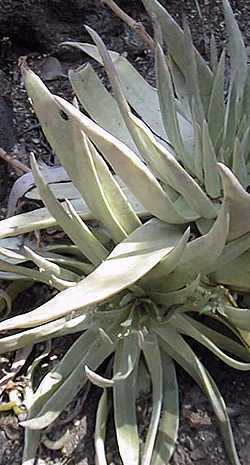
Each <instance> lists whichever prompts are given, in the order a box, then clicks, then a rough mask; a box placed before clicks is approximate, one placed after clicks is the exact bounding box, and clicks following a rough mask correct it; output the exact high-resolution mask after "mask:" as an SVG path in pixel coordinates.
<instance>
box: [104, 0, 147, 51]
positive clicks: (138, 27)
mask: <svg viewBox="0 0 250 465" xmlns="http://www.w3.org/2000/svg"><path fill="white" fill-rule="evenodd" d="M101 3H103V4H105V5H107V6H108V7H109V8H110V9H111V10H112V11H113V13H114V14H115V15H116V16H118V17H119V18H120V19H121V20H122V21H124V22H125V23H126V24H128V26H129V27H131V29H134V31H135V32H137V33H138V35H140V36H141V38H142V39H143V40H144V42H146V44H147V46H148V47H149V48H155V42H154V40H153V39H152V37H151V36H150V35H149V34H148V33H147V31H146V29H145V27H144V26H143V24H142V23H141V22H137V21H135V20H134V19H133V18H131V16H129V15H128V14H127V13H125V11H123V10H122V9H121V8H120V7H119V6H118V5H117V4H116V3H115V2H114V0H101Z"/></svg>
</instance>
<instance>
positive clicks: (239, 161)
mask: <svg viewBox="0 0 250 465" xmlns="http://www.w3.org/2000/svg"><path fill="white" fill-rule="evenodd" d="M233 173H234V174H235V176H236V178H237V179H238V180H239V181H240V183H241V185H242V187H243V188H244V189H246V188H247V185H248V179H247V177H248V176H247V167H246V161H245V157H244V153H243V151H242V146H241V143H240V141H239V139H238V137H236V138H235V142H234V151H233Z"/></svg>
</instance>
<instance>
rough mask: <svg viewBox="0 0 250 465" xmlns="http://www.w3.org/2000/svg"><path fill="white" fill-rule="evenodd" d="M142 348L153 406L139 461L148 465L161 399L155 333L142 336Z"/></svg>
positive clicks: (157, 348)
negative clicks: (148, 375) (149, 380)
mask: <svg viewBox="0 0 250 465" xmlns="http://www.w3.org/2000/svg"><path fill="white" fill-rule="evenodd" d="M142 350H143V354H144V357H145V360H146V363H147V366H148V371H149V373H150V377H151V382H152V391H153V392H152V396H153V399H152V402H153V408H152V414H151V418H150V423H149V427H148V433H147V436H146V442H145V446H144V449H143V454H142V460H141V463H142V465H150V463H151V459H152V455H153V451H154V445H155V440H156V435H157V431H158V426H159V422H160V415H161V407H162V401H163V368H162V360H161V352H160V348H159V345H158V340H157V337H156V336H155V334H152V333H151V334H147V335H146V336H145V337H144V340H143V343H142Z"/></svg>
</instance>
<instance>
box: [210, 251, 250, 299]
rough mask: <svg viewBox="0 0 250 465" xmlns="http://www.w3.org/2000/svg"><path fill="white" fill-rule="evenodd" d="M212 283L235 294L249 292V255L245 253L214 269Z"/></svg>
mask: <svg viewBox="0 0 250 465" xmlns="http://www.w3.org/2000/svg"><path fill="white" fill-rule="evenodd" d="M210 276H211V279H212V281H214V282H216V283H220V284H223V285H224V286H227V287H229V288H230V289H232V290H234V291H236V292H249V291H250V253H249V251H248V252H245V253H244V254H242V255H240V256H239V257H237V258H236V259H234V260H233V261H231V262H229V263H227V264H226V266H225V265H223V266H220V267H218V266H217V267H216V270H215V272H214V273H212V274H211V275H210Z"/></svg>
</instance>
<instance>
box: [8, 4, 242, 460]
mask: <svg viewBox="0 0 250 465" xmlns="http://www.w3.org/2000/svg"><path fill="white" fill-rule="evenodd" d="M144 4H145V6H146V7H147V9H148V10H149V11H150V12H152V13H154V15H156V17H157V18H158V22H159V24H160V26H161V29H162V37H163V38H164V40H165V41H166V44H167V47H168V54H167V57H166V56H165V55H164V53H163V50H162V47H161V45H160V44H157V46H156V73H157V90H156V89H154V88H153V87H151V86H150V85H149V84H147V83H146V81H144V79H143V78H142V77H141V76H140V75H139V74H138V73H137V71H136V70H135V69H134V68H133V67H132V65H131V64H130V63H129V62H128V61H127V60H126V58H125V57H123V56H120V55H118V54H117V53H115V52H110V53H109V52H108V51H107V50H106V48H105V46H104V44H103V42H102V41H101V39H100V37H99V36H98V35H97V34H96V33H95V32H94V31H92V30H91V29H89V28H88V31H89V32H90V35H91V36H92V38H93V40H94V42H95V44H96V45H95V46H94V45H91V44H79V43H74V44H73V46H77V47H79V48H81V49H82V50H83V51H84V52H85V53H88V54H89V55H90V56H92V57H94V58H95V59H97V60H98V61H99V62H102V63H103V64H104V66H105V69H106V71H107V74H108V77H109V80H110V82H111V85H112V90H113V95H111V94H110V93H109V92H108V91H107V90H106V89H105V87H104V85H103V84H102V82H101V80H100V79H99V78H98V77H97V75H96V74H95V73H94V71H93V68H92V67H91V66H90V65H87V66H84V67H82V68H80V69H78V70H76V71H71V72H70V76H69V77H70V80H71V82H72V85H73V88H74V90H75V93H76V95H77V99H78V101H79V102H80V104H81V105H82V107H83V108H84V109H85V111H87V113H88V115H89V116H86V114H84V113H82V112H81V111H80V109H79V107H78V104H77V103H75V105H72V104H71V103H69V102H67V101H66V100H64V99H62V98H59V97H57V96H54V95H52V94H51V93H50V92H49V90H48V89H47V88H46V87H45V85H44V84H43V83H42V82H41V80H40V79H39V78H38V76H36V75H35V74H34V73H33V72H32V71H30V70H28V69H24V70H23V78H24V82H25V86H26V89H27V92H28V95H29V97H30V99H31V102H32V105H33V108H34V110H35V112H36V114H37V116H38V119H39V121H40V124H41V126H42V128H43V131H44V133H45V136H46V138H47V140H48V142H49V143H50V145H51V147H52V149H53V150H54V151H55V153H56V154H57V156H58V158H59V160H60V162H61V164H62V166H63V167H64V169H65V170H66V172H67V173H68V176H69V177H70V179H71V180H72V183H70V182H68V184H67V192H68V193H69V195H68V198H69V200H71V201H69V200H66V201H65V202H63V203H60V201H59V200H58V198H62V197H63V196H64V197H66V196H65V195H64V194H63V190H64V189H65V188H66V184H65V183H64V184H61V185H60V186H57V185H56V184H50V185H48V184H47V183H46V181H45V179H44V176H43V175H42V170H41V169H40V168H39V167H38V165H37V163H36V161H35V159H34V157H32V159H31V165H32V171H33V176H34V179H35V183H36V185H37V189H38V192H37V190H36V191H33V193H31V196H37V195H38V196H39V197H40V198H41V199H42V200H43V202H44V204H45V207H46V208H47V210H46V209H38V210H35V211H32V212H28V213H25V214H20V215H16V216H14V217H11V218H8V219H6V220H3V221H2V222H0V237H1V238H2V239H3V240H5V241H7V242H6V246H4V243H3V242H2V244H1V245H2V247H1V249H0V253H1V261H0V270H1V271H2V273H1V275H0V277H1V278H4V279H7V280H11V279H16V281H15V283H14V291H13V289H12V293H13V295H14V296H15V295H16V293H17V292H18V289H22V287H23V286H27V285H30V283H31V282H33V281H41V282H44V283H46V284H48V285H50V286H52V287H54V288H55V289H56V290H58V291H59V292H58V294H57V295H56V296H55V297H53V298H52V299H51V300H49V301H48V302H47V303H45V304H43V305H41V306H39V307H38V308H37V309H35V310H33V311H31V312H28V313H25V314H23V313H21V314H20V315H18V316H13V317H11V318H9V315H8V318H6V319H5V320H4V321H2V322H1V323H0V331H7V330H15V329H21V330H22V331H21V332H18V333H14V334H12V335H10V336H8V335H7V336H6V335H5V336H4V337H3V338H2V339H1V340H0V352H1V353H3V352H6V351H10V350H17V349H20V348H22V347H25V346H27V345H30V344H35V343H37V342H41V341H44V340H48V339H52V338H54V337H58V336H62V335H65V334H70V333H81V334H80V335H79V337H78V339H77V340H76V341H75V343H74V344H73V345H72V346H71V348H70V349H69V350H68V351H67V352H66V354H65V355H64V357H63V358H62V360H60V361H59V362H58V364H57V365H56V366H55V367H54V368H53V369H52V370H51V371H50V372H48V374H47V375H46V376H45V377H44V378H43V379H42V381H41V383H40V385H39V387H38V389H37V390H36V391H35V392H32V389H31V390H29V396H30V397H29V400H28V402H29V412H28V419H27V420H26V421H24V422H23V423H22V424H23V426H25V428H26V429H25V431H26V436H25V437H26V442H25V450H24V458H23V463H24V464H26V465H27V464H29V465H30V464H31V463H33V460H34V457H35V454H36V449H37V445H38V443H39V439H40V437H41V435H42V432H43V430H44V429H46V428H47V427H48V426H49V425H50V424H51V423H52V422H53V421H54V420H56V418H58V416H59V415H60V414H61V412H62V411H63V410H64V409H65V407H66V406H67V405H68V404H69V403H70V402H71V401H72V400H73V398H74V397H75V396H76V395H77V393H78V392H79V391H80V389H81V388H82V387H83V386H84V385H85V384H86V382H87V380H88V379H89V380H91V381H92V382H93V383H94V384H96V385H98V386H100V387H101V388H102V389H103V394H102V396H101V398H100V401H99V405H98V410H97V419H96V430H95V448H96V456H97V462H98V463H99V464H101V465H105V464H106V463H107V461H106V458H105V437H106V428H107V420H108V414H109V403H108V397H109V394H110V392H111V391H112V393H113V405H114V419H115V427H116V435H117V442H118V447H119V452H120V455H121V459H122V462H123V463H124V465H132V464H134V465H137V464H139V463H140V464H141V465H150V464H151V465H160V464H166V463H168V462H169V460H170V458H171V455H172V453H173V450H174V444H175V441H176V437H177V433H178V421H179V412H178V384H177V378H176V371H175V363H174V362H177V363H178V364H180V365H181V366H182V367H183V368H184V369H185V370H186V371H187V372H188V373H189V374H190V375H191V377H192V378H193V379H194V380H195V381H196V382H197V383H198V385H199V386H200V387H201V388H202V389H203V391H204V392H205V393H206V395H207V396H208V398H209V400H210V402H211V404H212V406H213V409H214V412H215V415H216V417H217V419H218V422H219V426H220V429H221V433H222V436H223V438H224V442H225V447H226V449H227V453H228V456H229V459H230V462H231V463H232V464H234V465H236V464H237V465H239V463H240V462H239V459H238V456H237V451H236V448H235V444H234V440H233V435H232V431H231V426H230V421H229V418H228V414H227V410H226V407H225V404H224V401H223V399H222V397H221V395H220V393H219V390H218V388H217V386H216V384H215V383H214V381H213V379H212V377H211V375H210V374H209V373H208V371H207V369H206V368H205V367H204V365H203V364H202V362H201V361H200V360H199V358H198V356H197V355H196V354H195V351H194V349H193V348H192V346H191V345H190V343H189V342H188V341H187V340H186V336H189V337H191V339H193V340H195V341H197V342H198V343H199V344H201V345H203V346H205V347H206V348H207V349H209V350H210V351H211V352H212V353H214V354H215V355H216V356H217V357H218V358H219V359H221V360H222V361H224V362H225V363H226V364H228V365H229V366H231V367H234V368H236V369H238V370H249V368H250V354H249V344H250V341H249V329H250V318H249V315H250V310H249V309H247V308H239V307H238V305H237V302H239V301H238V300H237V299H238V296H241V295H243V294H247V293H248V292H249V264H248V256H249V248H250V216H249V214H248V212H249V210H250V196H249V194H248V193H247V191H246V188H247V186H248V164H249V163H248V156H249V145H248V139H249V137H250V135H249V131H250V129H249V128H250V126H249V122H248V107H249V106H248V91H247V89H248V80H249V76H248V75H249V70H248V64H247V57H246V51H245V48H244V44H243V40H242V37H241V35H240V32H239V29H238V26H237V24H236V22H235V19H234V17H233V14H232V11H231V9H230V6H229V3H228V2H227V1H226V0H224V2H223V4H224V10H225V18H226V23H227V27H228V30H229V38H230V40H229V43H230V48H231V50H232V53H231V57H232V58H231V69H232V73H231V78H230V84H229V87H228V91H227V94H226V97H225V95H224V88H225V83H224V55H225V54H224V52H223V53H222V56H221V58H220V60H219V61H218V60H217V58H216V53H215V48H214V46H213V47H212V65H211V66H209V65H207V63H206V62H205V61H204V60H203V59H202V57H201V56H200V54H199V53H198V51H197V50H196V49H195V48H194V46H193V44H192V40H191V35H190V31H189V29H188V26H187V25H185V27H184V31H182V30H181V29H180V28H179V26H177V24H176V23H175V22H174V21H173V19H172V18H171V17H170V16H169V14H168V13H167V11H166V10H165V9H164V8H163V7H162V6H161V5H160V4H159V3H158V2H157V1H156V0H144ZM184 44H185V47H184ZM212 44H214V41H213V40H212ZM71 45H72V44H71ZM239 69H240V72H239ZM133 110H134V111H133ZM136 114H137V115H139V116H136ZM45 174H46V173H45ZM45 177H46V176H45ZM57 197H58V198H57ZM55 225H59V226H60V227H61V228H62V229H63V231H64V232H65V234H66V235H67V236H68V238H69V239H70V240H71V242H72V243H73V244H72V243H63V244H53V245H52V246H44V247H40V248H35V247H34V245H33V244H32V243H31V244H30V243H26V245H25V246H23V247H22V246H21V247H19V250H17V248H16V247H14V246H13V249H14V250H11V249H10V247H9V246H8V240H11V238H13V240H15V237H16V236H19V235H20V234H25V233H28V232H31V231H35V230H39V229H44V228H49V227H53V226H55ZM190 226H191V228H190ZM8 238H9V239H8ZM31 263H33V267H32V266H31ZM12 286H13V284H12ZM18 286H19V287H18ZM235 292H237V299H236V300H235V298H234V297H235ZM3 300H4V301H6V296H5V298H4V296H3ZM112 354H113V376H112V377H111V378H110V379H107V378H105V377H104V376H101V375H100V374H98V373H96V370H97V369H98V367H99V366H100V365H101V364H102V363H103V362H104V361H105V360H108V359H109V358H110V356H111V355H112ZM144 363H145V364H146V370H145V367H144ZM143 367H144V369H143ZM148 376H149V377H150V380H151V384H152V414H151V419H150V422H149V426H148V433H147V436H146V440H145V444H144V446H143V448H141V446H140V439H139V434H138V427H137V413H136V399H137V397H138V384H139V382H140V379H142V381H143V382H144V381H145V380H147V377H148Z"/></svg>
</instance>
